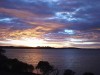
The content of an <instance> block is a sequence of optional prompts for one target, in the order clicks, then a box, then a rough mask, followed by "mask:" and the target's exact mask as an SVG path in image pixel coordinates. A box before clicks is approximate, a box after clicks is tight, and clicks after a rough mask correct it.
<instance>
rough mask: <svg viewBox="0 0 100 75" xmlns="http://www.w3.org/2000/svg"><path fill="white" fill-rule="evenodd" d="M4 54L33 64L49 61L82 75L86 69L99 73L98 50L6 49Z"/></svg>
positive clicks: (99, 58) (58, 66) (99, 57)
mask: <svg viewBox="0 0 100 75" xmlns="http://www.w3.org/2000/svg"><path fill="white" fill-rule="evenodd" d="M6 55H7V56H8V57H10V58H18V59H19V60H21V61H24V62H27V63H29V64H33V65H34V66H35V65H36V64H37V63H38V62H39V61H41V60H43V61H49V62H50V63H51V64H53V65H54V66H55V67H57V68H59V69H62V70H63V69H72V70H74V71H76V72H77V75H80V74H81V75H82V73H83V72H86V71H90V72H93V73H95V74H96V75H100V73H99V70H100V67H99V66H100V51H99V50H95V51H94V50H75V49H73V50H71V49H70V50H66V49H62V50H61V49H58V50H56V49H42V50H40V49H21V50H20V49H14V50H13V49H7V52H6Z"/></svg>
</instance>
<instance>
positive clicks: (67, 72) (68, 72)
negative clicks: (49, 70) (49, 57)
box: [63, 69, 75, 75]
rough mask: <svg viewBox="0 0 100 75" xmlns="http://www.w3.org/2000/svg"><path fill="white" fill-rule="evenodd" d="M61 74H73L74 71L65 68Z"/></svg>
mask: <svg viewBox="0 0 100 75" xmlns="http://www.w3.org/2000/svg"><path fill="white" fill-rule="evenodd" d="M63 75H75V72H74V71H72V70H70V69H67V70H65V72H64V74H63Z"/></svg>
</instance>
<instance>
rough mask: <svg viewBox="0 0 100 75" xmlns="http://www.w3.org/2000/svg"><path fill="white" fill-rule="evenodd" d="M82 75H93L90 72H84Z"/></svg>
mask: <svg viewBox="0 0 100 75" xmlns="http://www.w3.org/2000/svg"><path fill="white" fill-rule="evenodd" d="M83 75H94V74H93V73H91V72H85V73H84V74H83Z"/></svg>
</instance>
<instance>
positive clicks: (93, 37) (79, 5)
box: [0, 0, 100, 48]
mask: <svg viewBox="0 0 100 75" xmlns="http://www.w3.org/2000/svg"><path fill="white" fill-rule="evenodd" d="M0 46H30V47H36V46H51V47H79V48H100V0H0Z"/></svg>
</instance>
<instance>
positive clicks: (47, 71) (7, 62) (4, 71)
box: [0, 48, 94, 75]
mask: <svg viewBox="0 0 100 75" xmlns="http://www.w3.org/2000/svg"><path fill="white" fill-rule="evenodd" d="M4 53H5V50H3V49H2V48H0V75H59V70H58V69H56V68H54V67H53V66H52V65H50V64H49V62H47V61H40V62H39V63H38V64H37V66H36V67H34V66H32V65H30V64H27V63H24V62H22V61H19V60H17V59H9V58H7V57H6V56H5V55H4ZM34 70H36V72H34ZM75 74H76V73H75V72H74V71H72V70H70V69H66V70H65V71H64V73H63V75H75ZM83 75H94V74H93V73H90V72H85V73H84V74H83Z"/></svg>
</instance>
